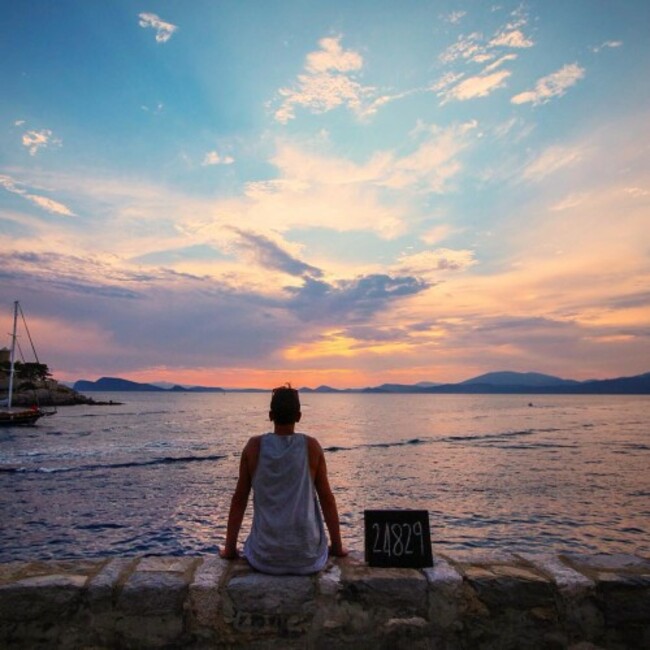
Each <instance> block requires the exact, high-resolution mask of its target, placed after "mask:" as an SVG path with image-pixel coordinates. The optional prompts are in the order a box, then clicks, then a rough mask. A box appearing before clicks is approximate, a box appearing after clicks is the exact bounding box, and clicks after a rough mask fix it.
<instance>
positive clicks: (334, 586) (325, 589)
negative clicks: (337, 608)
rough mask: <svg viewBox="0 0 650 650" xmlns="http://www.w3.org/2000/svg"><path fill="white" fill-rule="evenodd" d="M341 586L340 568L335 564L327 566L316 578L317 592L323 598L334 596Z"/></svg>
mask: <svg viewBox="0 0 650 650" xmlns="http://www.w3.org/2000/svg"><path fill="white" fill-rule="evenodd" d="M341 586H342V585H341V568H340V567H339V566H338V565H337V564H331V565H329V566H328V567H327V568H326V569H325V570H324V571H322V572H321V573H320V575H319V576H318V591H319V592H320V593H321V594H323V595H325V596H334V595H336V594H337V593H338V591H339V590H340V589H341Z"/></svg>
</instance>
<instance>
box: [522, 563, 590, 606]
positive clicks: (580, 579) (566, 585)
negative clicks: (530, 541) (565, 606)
mask: <svg viewBox="0 0 650 650" xmlns="http://www.w3.org/2000/svg"><path fill="white" fill-rule="evenodd" d="M519 557H521V558H523V559H524V560H525V561H526V562H529V563H530V564H531V565H532V566H533V567H535V568H536V569H537V570H538V571H540V572H542V573H545V574H546V575H548V576H549V577H550V578H551V580H553V582H554V583H555V584H556V585H557V586H558V588H559V590H560V591H561V592H562V593H563V594H565V595H567V596H579V595H584V594H585V593H587V592H588V591H589V590H592V589H593V588H594V586H595V583H594V581H593V580H591V579H590V578H588V577H587V576H585V575H584V574H582V573H580V572H578V571H576V570H575V569H572V568H571V567H570V566H568V565H567V564H565V563H564V562H562V561H561V560H560V559H559V558H558V557H557V556H556V555H551V554H549V553H545V554H532V553H521V554H520V555H519Z"/></svg>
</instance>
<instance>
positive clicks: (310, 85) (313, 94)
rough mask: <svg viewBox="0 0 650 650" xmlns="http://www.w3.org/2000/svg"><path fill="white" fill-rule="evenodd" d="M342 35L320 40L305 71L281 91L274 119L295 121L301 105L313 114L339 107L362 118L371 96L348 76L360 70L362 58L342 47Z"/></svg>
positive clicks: (367, 89)
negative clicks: (290, 85)
mask: <svg viewBox="0 0 650 650" xmlns="http://www.w3.org/2000/svg"><path fill="white" fill-rule="evenodd" d="M341 38H342V37H341V36H336V37H328V38H323V39H321V40H320V41H319V45H320V48H321V49H320V50H316V51H315V52H311V53H309V54H308V55H307V57H306V60H305V69H304V72H303V73H302V74H300V75H298V80H297V82H296V83H294V84H293V86H292V87H290V88H281V89H280V91H279V95H280V96H281V97H282V98H283V99H282V104H281V106H280V108H278V109H277V110H276V112H275V119H276V120H277V121H278V122H280V123H281V124H287V122H289V121H290V120H292V119H294V118H295V116H296V115H295V109H296V107H297V106H301V107H303V108H305V109H308V110H310V111H311V112H312V113H326V112H328V111H331V110H332V109H334V108H337V107H339V106H347V107H348V108H349V109H350V110H352V111H353V112H355V113H357V114H358V115H361V114H362V112H363V104H364V101H366V99H367V98H368V97H370V96H371V95H372V94H373V93H374V89H373V88H369V87H364V86H362V85H361V84H360V83H358V82H357V81H355V80H354V79H353V78H352V77H351V76H350V74H351V73H354V72H356V71H358V70H360V69H361V68H362V67H363V58H362V57H361V55H360V54H359V53H358V52H355V51H354V50H345V49H343V48H342V47H341Z"/></svg>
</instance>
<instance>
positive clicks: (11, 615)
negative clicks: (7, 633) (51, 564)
mask: <svg viewBox="0 0 650 650" xmlns="http://www.w3.org/2000/svg"><path fill="white" fill-rule="evenodd" d="M87 579H88V578H87V576H85V575H58V574H57V575H45V576H35V577H31V578H23V579H22V580H18V581H16V582H13V583H5V584H3V585H0V609H1V610H2V618H3V619H8V620H13V621H29V620H34V619H37V618H48V617H57V616H61V617H62V616H64V615H65V614H66V613H68V612H69V611H70V610H72V608H73V607H74V606H75V605H76V604H77V603H78V602H79V601H80V600H81V594H82V589H83V587H84V586H85V584H86V581H87Z"/></svg>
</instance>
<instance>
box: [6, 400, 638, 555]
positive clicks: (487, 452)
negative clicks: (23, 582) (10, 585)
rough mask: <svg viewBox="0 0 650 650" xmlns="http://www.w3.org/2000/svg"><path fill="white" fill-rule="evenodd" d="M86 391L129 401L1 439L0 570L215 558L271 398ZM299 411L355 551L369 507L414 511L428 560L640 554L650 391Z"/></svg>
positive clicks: (308, 405) (75, 412)
mask: <svg viewBox="0 0 650 650" xmlns="http://www.w3.org/2000/svg"><path fill="white" fill-rule="evenodd" d="M95 397H99V398H100V399H113V400H119V401H123V402H124V404H123V405H122V406H112V407H101V406H96V407H89V406H75V407H67V408H61V409H60V410H59V413H58V414H57V415H55V416H54V417H51V418H47V419H44V420H41V421H40V422H39V424H38V426H35V427H31V428H23V429H3V430H0V510H1V521H2V527H1V530H0V561H9V560H15V559H21V560H24V559H37V558H38V559H44V558H53V557H56V558H72V557H90V556H98V555H112V554H123V555H129V554H131V555H132V554H136V553H151V554H197V553H213V552H215V551H216V550H217V548H218V546H219V545H220V544H222V543H223V540H224V536H225V529H226V519H227V512H228V506H229V502H230V497H231V494H232V491H233V488H234V486H235V480H236V475H237V469H238V462H239V453H240V450H241V448H242V446H243V445H244V443H245V442H246V440H247V439H248V437H249V436H250V435H254V434H257V433H262V432H264V431H267V430H268V421H267V420H266V414H267V412H268V401H269V395H268V394H238V393H231V394H226V395H221V394H207V395H187V394H162V395H161V394H157V393H129V394H118V393H111V394H106V395H99V396H97V395H95ZM302 401H303V421H302V422H301V425H300V430H301V431H304V432H306V433H310V434H312V435H315V436H316V437H317V438H318V439H319V440H320V442H321V444H322V446H323V448H324V449H325V452H326V459H327V464H328V468H329V474H330V482H331V484H332V486H333V490H334V492H335V495H336V498H337V500H338V504H339V511H340V514H341V522H342V529H343V535H344V538H345V541H346V543H347V545H348V546H349V547H350V548H353V549H359V550H361V549H362V548H363V510H364V509H367V508H378V509H379V508H418V509H426V510H428V511H429V513H430V521H431V532H432V538H433V544H434V550H445V549H447V550H450V549H466V548H471V547H482V548H508V549H509V550H516V551H539V550H551V551H555V552H560V551H567V550H571V551H585V552H589V551H594V550H598V551H609V552H618V551H624V552H631V553H637V554H641V555H644V554H645V555H649V554H650V471H649V468H650V399H649V398H648V397H622V396H612V397H609V396H605V397H603V396H541V395H534V396H525V395H524V396H521V395H517V396H491V395H490V396H487V395H486V396H474V395H472V396H470V395H308V394H305V395H303V396H302ZM529 403H532V405H529ZM249 516H250V506H249V513H248V516H247V518H246V520H245V522H244V528H243V531H242V537H241V538H240V539H241V541H243V536H244V535H245V534H246V531H247V530H248V527H249V525H250V519H249Z"/></svg>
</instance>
